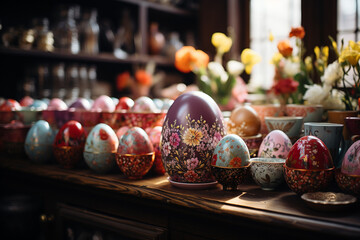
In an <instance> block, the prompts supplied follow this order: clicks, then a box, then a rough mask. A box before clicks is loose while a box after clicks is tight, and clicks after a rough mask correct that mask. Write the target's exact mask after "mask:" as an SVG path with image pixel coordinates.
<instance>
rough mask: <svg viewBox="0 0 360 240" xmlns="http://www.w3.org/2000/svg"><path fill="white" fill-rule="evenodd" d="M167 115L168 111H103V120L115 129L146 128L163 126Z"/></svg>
mask: <svg viewBox="0 0 360 240" xmlns="http://www.w3.org/2000/svg"><path fill="white" fill-rule="evenodd" d="M165 116H166V112H129V111H115V112H102V114H101V122H103V123H106V124H108V125H109V126H110V127H112V128H113V129H119V128H120V127H123V126H129V127H141V128H142V129H146V128H153V127H155V126H162V124H163V121H164V118H165Z"/></svg>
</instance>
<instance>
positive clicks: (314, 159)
mask: <svg viewBox="0 0 360 240" xmlns="http://www.w3.org/2000/svg"><path fill="white" fill-rule="evenodd" d="M285 165H286V166H287V167H289V168H293V169H307V170H323V169H331V168H334V163H333V160H332V157H331V154H330V151H329V149H328V148H327V147H326V145H325V143H324V142H323V141H321V140H320V139H319V138H317V137H315V136H304V137H302V138H300V139H299V140H297V141H296V143H295V144H294V146H292V148H291V149H290V151H289V154H288V157H287V159H286V163H285Z"/></svg>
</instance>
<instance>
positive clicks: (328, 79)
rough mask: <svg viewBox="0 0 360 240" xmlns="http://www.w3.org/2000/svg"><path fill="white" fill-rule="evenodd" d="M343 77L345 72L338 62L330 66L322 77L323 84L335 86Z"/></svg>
mask: <svg viewBox="0 0 360 240" xmlns="http://www.w3.org/2000/svg"><path fill="white" fill-rule="evenodd" d="M342 76H343V71H342V69H341V66H340V64H339V62H338V61H337V60H335V61H334V62H333V63H331V64H329V65H328V66H327V68H326V69H325V72H324V76H322V77H321V80H322V82H323V83H325V84H328V85H331V86H333V85H334V84H335V83H336V82H337V81H338V80H339V79H341V78H342Z"/></svg>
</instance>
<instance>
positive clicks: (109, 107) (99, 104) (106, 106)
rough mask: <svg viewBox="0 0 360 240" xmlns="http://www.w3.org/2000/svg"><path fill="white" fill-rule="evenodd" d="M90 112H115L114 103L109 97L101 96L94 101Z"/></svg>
mask: <svg viewBox="0 0 360 240" xmlns="http://www.w3.org/2000/svg"><path fill="white" fill-rule="evenodd" d="M91 110H96V111H108V112H113V111H115V103H114V101H113V100H112V99H111V97H109V96H107V95H101V96H100V97H98V98H97V99H95V101H94V104H93V105H92V107H91Z"/></svg>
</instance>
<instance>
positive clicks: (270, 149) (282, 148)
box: [258, 130, 292, 159]
mask: <svg viewBox="0 0 360 240" xmlns="http://www.w3.org/2000/svg"><path fill="white" fill-rule="evenodd" d="M291 147H292V143H291V140H290V138H289V137H288V136H287V135H286V133H284V132H283V131H281V130H273V131H271V132H270V133H269V134H268V135H266V137H265V138H264V139H263V140H262V142H261V144H260V147H259V152H258V156H259V157H265V158H284V159H285V158H286V157H287V156H288V154H289V151H290V149H291Z"/></svg>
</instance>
